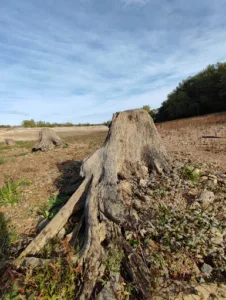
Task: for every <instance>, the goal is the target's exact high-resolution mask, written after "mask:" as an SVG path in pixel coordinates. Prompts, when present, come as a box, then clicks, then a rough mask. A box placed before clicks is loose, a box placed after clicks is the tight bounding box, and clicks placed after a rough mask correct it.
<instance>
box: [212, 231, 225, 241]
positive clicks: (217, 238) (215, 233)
mask: <svg viewBox="0 0 226 300" xmlns="http://www.w3.org/2000/svg"><path fill="white" fill-rule="evenodd" d="M211 234H212V238H211V242H212V243H213V244H215V245H222V244H223V243H224V235H223V234H222V233H221V232H220V231H219V230H218V229H217V228H212V229H211Z"/></svg>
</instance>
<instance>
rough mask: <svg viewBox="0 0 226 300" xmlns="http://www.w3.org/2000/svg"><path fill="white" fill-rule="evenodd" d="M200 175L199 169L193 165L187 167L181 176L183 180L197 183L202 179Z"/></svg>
mask: <svg viewBox="0 0 226 300" xmlns="http://www.w3.org/2000/svg"><path fill="white" fill-rule="evenodd" d="M200 175H201V174H200V172H199V171H198V169H197V168H195V167H193V166H191V165H185V166H184V167H183V168H182V170H181V176H182V177H183V179H187V180H191V181H197V180H199V179H200Z"/></svg>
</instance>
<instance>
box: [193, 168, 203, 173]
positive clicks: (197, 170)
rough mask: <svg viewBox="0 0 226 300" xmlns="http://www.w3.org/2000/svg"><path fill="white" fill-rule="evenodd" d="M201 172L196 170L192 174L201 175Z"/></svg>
mask: <svg viewBox="0 0 226 300" xmlns="http://www.w3.org/2000/svg"><path fill="white" fill-rule="evenodd" d="M200 172H201V170H200V169H198V168H195V169H194V170H193V171H192V173H193V174H195V175H199V174H200Z"/></svg>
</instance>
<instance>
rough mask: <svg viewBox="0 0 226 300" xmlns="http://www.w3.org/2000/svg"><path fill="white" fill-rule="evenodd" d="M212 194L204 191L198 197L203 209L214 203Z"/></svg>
mask: <svg viewBox="0 0 226 300" xmlns="http://www.w3.org/2000/svg"><path fill="white" fill-rule="evenodd" d="M214 198H215V196H214V193H213V192H210V191H207V190H204V191H203V192H202V193H201V195H200V198H199V200H200V202H201V203H202V206H203V208H207V207H208V206H209V205H210V204H211V203H213V201H214Z"/></svg>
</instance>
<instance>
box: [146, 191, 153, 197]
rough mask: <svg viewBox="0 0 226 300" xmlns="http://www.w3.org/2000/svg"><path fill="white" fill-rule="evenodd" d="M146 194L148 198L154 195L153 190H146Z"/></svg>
mask: <svg viewBox="0 0 226 300" xmlns="http://www.w3.org/2000/svg"><path fill="white" fill-rule="evenodd" d="M146 193H147V195H148V196H153V194H154V192H153V190H151V189H148V190H147V192H146Z"/></svg>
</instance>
